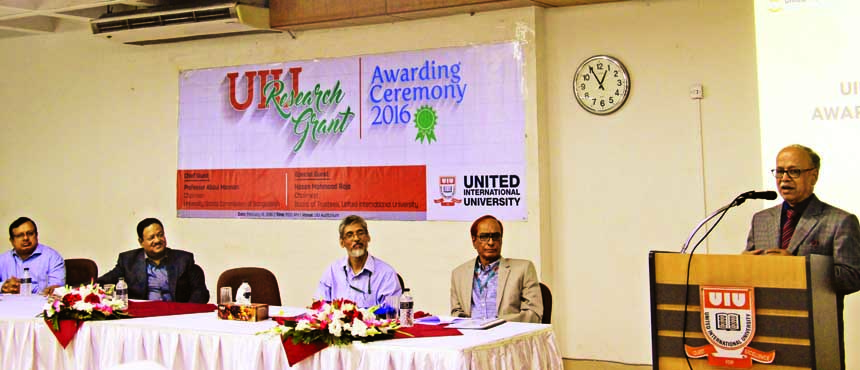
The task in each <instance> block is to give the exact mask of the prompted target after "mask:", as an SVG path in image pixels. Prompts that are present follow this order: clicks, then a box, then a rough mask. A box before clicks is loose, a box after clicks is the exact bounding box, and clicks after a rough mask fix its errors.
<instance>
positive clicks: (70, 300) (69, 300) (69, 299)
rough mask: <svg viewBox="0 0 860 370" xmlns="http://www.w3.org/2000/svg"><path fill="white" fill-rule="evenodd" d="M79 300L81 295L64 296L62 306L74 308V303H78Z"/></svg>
mask: <svg viewBox="0 0 860 370" xmlns="http://www.w3.org/2000/svg"><path fill="white" fill-rule="evenodd" d="M80 300H81V295H80V294H77V293H75V294H66V295H65V296H63V304H64V305H66V306H67V307H71V306H74V305H75V303H78V301H80Z"/></svg>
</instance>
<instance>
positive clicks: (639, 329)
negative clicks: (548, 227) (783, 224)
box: [545, 0, 761, 363]
mask: <svg viewBox="0 0 860 370" xmlns="http://www.w3.org/2000/svg"><path fill="white" fill-rule="evenodd" d="M752 10H753V9H752V3H751V2H748V1H683V0H666V1H636V2H630V3H627V2H624V3H610V4H604V5H594V6H583V7H569V8H564V9H556V10H552V11H547V12H546V55H547V68H546V70H545V73H546V74H547V76H548V77H547V79H548V81H549V82H548V88H547V95H548V96H549V98H548V101H547V105H548V111H549V113H548V117H549V118H548V120H547V127H548V128H547V130H548V131H549V132H552V136H551V139H550V142H549V151H550V155H549V161H550V170H549V173H550V174H551V180H550V187H551V191H550V198H551V199H552V204H553V206H552V208H551V210H550V213H551V216H550V219H551V220H552V223H553V233H552V235H553V248H554V252H555V255H554V256H555V258H554V260H553V261H552V262H551V263H552V264H553V270H554V271H555V272H556V273H555V281H556V284H559V282H563V283H561V284H563V285H562V286H563V288H562V289H563V293H558V294H556V299H557V301H556V305H557V307H559V308H560V307H566V314H562V315H559V316H555V315H554V320H556V321H555V322H556V325H557V327H559V331H560V332H561V333H564V334H565V335H562V336H561V338H560V340H561V345H562V349H563V353H564V354H565V355H567V356H570V355H571V354H573V356H575V357H579V358H594V359H603V360H616V361H618V360H621V361H625V362H633V363H650V360H651V358H650V357H651V356H650V346H649V345H648V344H650V337H649V336H650V316H649V304H650V300H649V287H648V264H647V259H648V251H649V250H669V251H677V250H679V249H680V247H681V244H682V243H683V242H684V240H685V239H686V237H687V235H688V233H689V232H690V230H692V228H693V227H694V226H695V225H696V224H697V223H698V221H699V220H701V219H702V218H704V216H705V215H707V214H708V213H710V212H711V211H713V210H715V209H717V208H719V207H721V206H722V205H724V204H725V203H728V202H729V201H731V200H732V199H733V198H734V197H735V196H736V195H737V194H739V193H741V192H744V191H747V190H752V189H756V188H757V187H758V186H759V184H761V174H760V173H759V172H760V170H759V169H760V154H759V151H758V150H759V145H760V144H759V136H758V121H757V119H758V118H757V117H758V113H757V102H756V69H755V44H754V42H755V34H754V32H755V29H754V27H753V26H754V24H753V12H752ZM603 53H605V54H610V55H613V56H615V57H617V58H619V59H620V60H621V61H623V62H624V63H625V65H626V66H627V69H628V71H629V73H630V75H631V80H632V83H631V85H632V87H631V91H632V92H631V96H630V98H629V100H628V101H627V103H626V104H625V106H623V107H622V108H621V109H620V110H619V111H618V112H617V113H615V114H613V115H610V116H606V117H602V116H595V115H591V114H589V113H587V112H585V111H584V110H582V109H580V108H579V106H578V105H577V104H576V102H575V101H574V98H573V94H572V90H571V79H572V76H573V74H574V72H575V70H576V68H577V66H578V64H579V63H580V62H581V61H582V60H584V59H586V58H587V57H589V56H591V55H595V54H603ZM694 83H701V84H703V85H704V90H705V99H703V100H701V101H697V100H692V99H690V97H689V87H690V85H692V84H694ZM760 208H761V203H760V202H759V203H757V204H756V203H752V204H745V205H744V206H743V207H742V208H737V209H735V210H733V211H731V213H729V215H728V216H727V217H726V218H725V219H724V220H723V221H722V223H721V224H720V225H719V228H718V229H717V231H715V232H714V233H713V234H712V235H711V236H710V237H709V244H708V245H709V246H710V251H711V252H716V253H739V252H740V251H741V250H742V249H743V246H744V242H745V238H746V232H747V229H748V225H749V220H750V216H751V215H752V213H753V212H754V211H756V210H758V209H760ZM708 245H702V246H701V247H700V248H699V249H698V251H697V253H703V252H706V251H707V248H706V247H707V246H708Z"/></svg>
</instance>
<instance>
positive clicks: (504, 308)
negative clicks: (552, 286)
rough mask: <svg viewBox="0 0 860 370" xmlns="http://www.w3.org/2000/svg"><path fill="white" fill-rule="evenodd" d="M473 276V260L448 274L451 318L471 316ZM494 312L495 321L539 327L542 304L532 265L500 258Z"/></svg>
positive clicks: (527, 262) (538, 284)
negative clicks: (533, 324)
mask: <svg viewBox="0 0 860 370" xmlns="http://www.w3.org/2000/svg"><path fill="white" fill-rule="evenodd" d="M474 273H475V259H474V258H473V259H471V260H468V261H466V262H465V263H464V264H462V265H460V266H458V267H457V268H456V269H454V271H452V272H451V315H452V316H465V317H470V316H471V314H472V283H473V281H474ZM496 308H497V309H498V310H499V317H500V318H503V319H505V320H507V321H517V322H533V323H538V324H540V322H541V317H542V316H543V300H542V298H541V293H540V282H539V281H538V278H537V273H536V272H535V265H534V264H533V263H532V261H528V260H521V259H512V258H504V257H503V258H502V259H501V262H500V263H499V287H498V291H497V292H496Z"/></svg>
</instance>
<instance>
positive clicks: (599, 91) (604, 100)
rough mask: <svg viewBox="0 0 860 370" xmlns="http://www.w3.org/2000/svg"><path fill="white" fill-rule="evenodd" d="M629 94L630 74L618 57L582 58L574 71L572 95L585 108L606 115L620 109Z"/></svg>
mask: <svg viewBox="0 0 860 370" xmlns="http://www.w3.org/2000/svg"><path fill="white" fill-rule="evenodd" d="M629 93H630V76H629V75H628V74H627V69H626V68H624V65H623V64H621V62H620V61H618V59H615V58H613V57H610V56H606V55H597V56H593V57H591V58H588V59H586V60H585V61H584V62H582V64H580V65H579V68H578V69H577V70H576V76H575V77H574V79H573V95H574V96H576V101H577V102H578V103H579V105H580V106H582V108H584V109H585V110H587V111H589V112H591V113H594V114H609V113H612V112H615V111H616V110H618V108H621V106H622V105H624V102H625V101H627V95H628V94H629Z"/></svg>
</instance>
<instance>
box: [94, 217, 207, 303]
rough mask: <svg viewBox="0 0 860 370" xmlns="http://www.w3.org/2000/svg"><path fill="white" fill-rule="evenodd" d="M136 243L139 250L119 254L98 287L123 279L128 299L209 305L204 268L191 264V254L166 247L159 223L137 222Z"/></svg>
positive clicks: (151, 221)
mask: <svg viewBox="0 0 860 370" xmlns="http://www.w3.org/2000/svg"><path fill="white" fill-rule="evenodd" d="M137 241H138V243H140V246H141V248H140V249H133V250H130V251H127V252H122V253H120V254H119V258H118V259H117V261H116V266H115V267H114V268H113V270H110V271H109V272H108V273H106V274H104V275H102V276H101V277H99V284H116V282H117V280H119V278H121V277H122V278H125V281H126V283H127V284H128V297H129V298H131V299H141V300H151V301H174V302H192V303H207V302H209V289H207V288H206V279H205V278H204V276H203V269H201V268H200V266H197V265H196V264H195V263H194V255H193V254H191V253H189V252H186V251H182V250H179V249H170V248H168V247H167V238H166V237H165V236H164V226H163V225H162V224H161V221H159V220H158V219H155V218H147V219H144V220H143V221H140V223H138V224H137Z"/></svg>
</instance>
